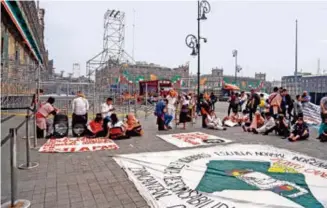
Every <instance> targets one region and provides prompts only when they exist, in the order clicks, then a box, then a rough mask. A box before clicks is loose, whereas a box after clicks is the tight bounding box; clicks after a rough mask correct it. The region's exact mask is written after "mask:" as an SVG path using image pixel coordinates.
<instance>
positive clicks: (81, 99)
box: [72, 91, 90, 126]
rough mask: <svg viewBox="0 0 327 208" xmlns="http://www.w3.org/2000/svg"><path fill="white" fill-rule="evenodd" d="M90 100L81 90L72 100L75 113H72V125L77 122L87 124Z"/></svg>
mask: <svg viewBox="0 0 327 208" xmlns="http://www.w3.org/2000/svg"><path fill="white" fill-rule="evenodd" d="M89 107H90V106H89V101H88V100H87V99H86V98H85V96H84V94H83V93H82V92H81V91H78V92H77V97H76V98H75V99H74V100H73V102H72V108H73V115H72V126H74V124H75V123H76V122H78V123H83V124H84V125H85V126H86V124H87V117H88V116H87V112H88V111H89Z"/></svg>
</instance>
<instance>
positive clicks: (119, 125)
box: [34, 87, 327, 142]
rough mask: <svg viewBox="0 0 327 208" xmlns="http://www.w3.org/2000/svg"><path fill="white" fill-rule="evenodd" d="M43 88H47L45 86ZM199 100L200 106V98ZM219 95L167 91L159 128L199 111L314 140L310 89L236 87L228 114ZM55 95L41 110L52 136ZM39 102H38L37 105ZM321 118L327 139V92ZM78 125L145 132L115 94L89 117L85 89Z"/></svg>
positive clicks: (215, 125) (208, 122) (104, 131)
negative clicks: (266, 91) (308, 118)
mask: <svg viewBox="0 0 327 208" xmlns="http://www.w3.org/2000/svg"><path fill="white" fill-rule="evenodd" d="M40 92H43V91H40ZM198 99H199V105H197V101H198ZM216 101H217V98H216V96H214V94H213V93H212V94H211V95H209V94H207V93H204V94H200V97H199V98H198V97H196V95H195V94H193V93H189V94H187V93H182V94H180V95H179V94H178V93H177V92H176V91H175V90H170V91H169V93H168V94H167V95H165V96H164V97H163V98H162V99H159V101H158V102H157V104H156V107H155V112H154V114H155V116H156V117H157V124H158V130H160V131H161V130H168V129H171V128H172V127H173V121H174V120H175V121H176V124H177V125H179V124H182V128H183V129H185V128H186V123H187V122H193V119H195V118H196V117H197V116H198V115H200V116H202V127H203V128H209V129H215V130H226V127H233V126H241V127H242V129H243V130H244V132H251V133H254V134H263V135H268V134H270V133H272V132H275V134H277V135H280V136H281V137H282V138H287V139H288V140H290V141H298V140H305V139H308V138H309V136H310V132H309V127H308V124H307V123H306V122H305V121H304V116H303V108H304V107H305V105H306V104H307V103H308V102H310V96H309V95H308V93H307V92H305V91H304V92H303V94H302V95H297V96H296V97H295V99H294V100H293V99H292V97H291V96H290V95H289V94H288V92H287V89H283V88H277V87H275V88H274V90H273V92H272V93H271V94H270V95H269V97H268V98H264V95H263V94H258V93H257V92H255V90H251V93H250V94H246V93H245V92H241V93H240V94H238V93H234V92H231V94H230V98H229V100H228V102H229V107H228V111H227V116H226V117H224V118H223V119H220V118H218V117H217V115H216V114H215V110H214V106H215V102H216ZM54 102H55V99H54V98H53V97H49V98H48V100H47V102H45V103H40V105H39V108H38V110H37V113H36V124H37V127H38V135H39V134H41V132H42V134H43V130H44V129H48V130H49V131H48V132H50V136H51V130H52V129H51V125H52V124H51V123H50V122H49V120H48V119H47V118H48V116H49V115H54V116H56V114H58V113H59V112H60V110H59V109H58V108H56V107H55V106H54ZM36 103H37V101H35V102H34V104H36ZM320 108H321V119H322V123H321V125H320V127H319V133H318V137H317V139H319V140H320V141H321V142H326V141H327V97H324V98H322V99H321V102H320ZM72 110H73V114H72V124H74V123H76V122H80V121H81V120H83V121H84V122H85V126H86V131H85V135H86V136H89V137H100V136H101V137H110V138H113V137H115V136H117V135H118V136H123V137H130V136H141V135H142V134H143V130H142V126H141V124H140V122H139V121H138V120H137V119H136V118H135V116H134V114H133V113H129V114H128V115H127V116H126V118H125V119H123V121H120V120H119V118H118V116H117V114H116V113H115V108H114V107H113V100H112V98H107V100H106V102H105V103H103V104H102V105H101V112H100V113H98V114H96V116H95V118H94V119H93V120H91V121H90V122H88V121H87V118H88V110H89V103H88V101H87V99H86V98H85V96H84V95H83V93H82V92H78V93H77V97H76V98H75V99H74V100H73V101H72Z"/></svg>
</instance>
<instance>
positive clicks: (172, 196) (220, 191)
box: [114, 144, 327, 208]
mask: <svg viewBox="0 0 327 208" xmlns="http://www.w3.org/2000/svg"><path fill="white" fill-rule="evenodd" d="M114 159H115V160H116V162H117V163H118V164H119V165H120V166H121V167H123V168H124V169H125V171H126V172H127V174H128V176H129V178H130V179H131V180H132V181H133V182H134V184H135V185H136V187H137V189H138V190H139V191H140V193H141V194H142V195H143V197H144V198H145V199H146V200H147V202H148V203H149V205H151V206H152V207H167V208H186V207H194V208H244V207H246V208H256V207H297V208H301V207H302V208H303V207H314V208H323V207H326V206H327V195H326V194H325V193H326V191H327V162H326V161H322V160H319V159H316V158H312V157H308V156H305V155H302V154H298V153H295V152H291V151H288V150H283V149H279V148H275V147H271V146H266V145H240V144H227V145H224V146H215V147H210V148H197V149H189V150H177V151H169V152H154V153H140V154H130V155H119V156H116V157H115V158H114Z"/></svg>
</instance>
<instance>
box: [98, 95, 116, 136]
mask: <svg viewBox="0 0 327 208" xmlns="http://www.w3.org/2000/svg"><path fill="white" fill-rule="evenodd" d="M114 111H115V108H114V107H113V106H112V98H107V100H106V102H105V103H102V105H101V115H102V118H103V129H104V130H105V131H106V133H107V128H108V127H107V125H108V122H109V121H110V116H111V114H112V113H113V112H114Z"/></svg>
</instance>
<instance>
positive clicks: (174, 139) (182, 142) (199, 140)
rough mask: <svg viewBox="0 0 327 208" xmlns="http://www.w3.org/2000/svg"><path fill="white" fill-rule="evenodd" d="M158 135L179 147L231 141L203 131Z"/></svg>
mask: <svg viewBox="0 0 327 208" xmlns="http://www.w3.org/2000/svg"><path fill="white" fill-rule="evenodd" d="M157 137H159V138H161V139H163V140H165V141H166V142H169V143H171V144H173V145H175V146H177V147H180V148H182V147H196V146H202V145H209V144H220V143H230V142H231V140H228V139H224V138H221V137H217V136H214V135H210V134H205V133H202V132H190V133H180V134H166V135H157Z"/></svg>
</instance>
